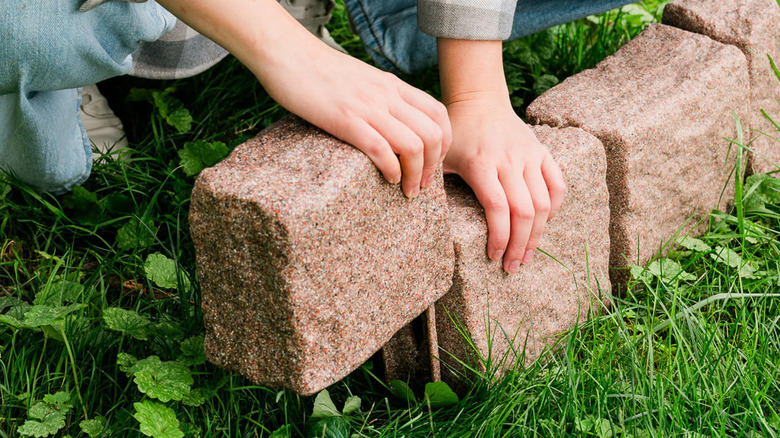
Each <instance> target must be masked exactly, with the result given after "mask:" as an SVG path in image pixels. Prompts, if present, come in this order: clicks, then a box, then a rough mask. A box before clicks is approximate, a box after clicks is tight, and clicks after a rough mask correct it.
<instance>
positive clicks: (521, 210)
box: [510, 207, 536, 222]
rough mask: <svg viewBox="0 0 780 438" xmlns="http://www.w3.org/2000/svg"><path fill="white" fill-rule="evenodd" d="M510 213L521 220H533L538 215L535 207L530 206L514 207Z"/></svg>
mask: <svg viewBox="0 0 780 438" xmlns="http://www.w3.org/2000/svg"><path fill="white" fill-rule="evenodd" d="M510 215H511V216H512V218H513V219H516V220H519V221H521V222H528V221H532V220H534V218H535V217H536V214H535V213H534V209H533V208H528V207H513V208H512V209H511V210H510Z"/></svg>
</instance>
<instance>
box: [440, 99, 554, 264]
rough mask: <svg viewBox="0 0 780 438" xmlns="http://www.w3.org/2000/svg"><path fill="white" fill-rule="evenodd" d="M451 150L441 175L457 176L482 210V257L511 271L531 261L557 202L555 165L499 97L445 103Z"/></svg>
mask: <svg viewBox="0 0 780 438" xmlns="http://www.w3.org/2000/svg"><path fill="white" fill-rule="evenodd" d="M447 109H448V111H449V115H450V120H451V122H452V129H453V142H452V147H451V149H450V151H449V153H448V154H447V156H446V157H445V159H444V172H445V173H455V174H458V175H460V177H461V178H463V179H464V180H465V181H466V183H468V184H469V186H471V188H472V189H473V190H474V193H475V194H476V196H477V198H478V199H479V202H480V203H481V204H482V206H483V207H484V208H485V216H486V218H487V223H488V247H487V251H488V256H489V257H490V258H491V259H492V260H496V261H498V260H501V257H502V256H503V259H504V270H506V271H507V272H510V273H515V272H517V271H518V269H519V268H520V265H521V264H526V263H529V262H530V261H531V259H532V258H533V255H534V251H535V250H536V247H537V245H538V243H539V238H540V237H541V235H542V233H543V232H544V228H545V225H546V224H547V221H549V220H550V219H552V218H553V216H555V214H556V213H557V212H558V210H559V209H560V207H561V204H562V203H563V197H564V194H565V192H566V186H565V184H564V182H563V175H562V174H561V171H560V169H559V168H558V165H557V164H556V163H555V161H554V160H553V158H552V156H551V155H550V152H549V151H548V150H547V148H546V147H545V146H544V145H542V144H541V143H539V141H538V140H537V139H536V136H535V135H534V133H533V132H532V131H531V129H530V128H529V127H528V126H526V124H525V123H523V121H522V120H520V118H519V117H518V116H517V115H516V114H515V112H514V110H513V109H512V106H511V104H510V102H509V97H508V95H507V94H505V93H472V94H468V95H466V96H461V97H460V98H456V99H453V100H451V101H450V102H448V104H447Z"/></svg>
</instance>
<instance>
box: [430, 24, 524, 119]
mask: <svg viewBox="0 0 780 438" xmlns="http://www.w3.org/2000/svg"><path fill="white" fill-rule="evenodd" d="M437 41H438V48H439V72H440V76H441V90H442V100H443V101H444V104H445V105H448V106H449V105H451V104H453V103H456V102H461V101H466V100H473V99H475V98H480V99H481V98H484V97H491V98H495V99H506V100H507V101H508V99H509V91H508V89H507V86H506V79H505V77H504V65H503V53H502V47H501V41H489V40H456V39H448V38H439V39H438V40H437Z"/></svg>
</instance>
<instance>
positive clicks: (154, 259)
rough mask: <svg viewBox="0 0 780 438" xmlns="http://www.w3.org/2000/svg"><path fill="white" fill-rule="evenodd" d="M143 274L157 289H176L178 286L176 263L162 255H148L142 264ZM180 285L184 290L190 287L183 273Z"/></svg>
mask: <svg viewBox="0 0 780 438" xmlns="http://www.w3.org/2000/svg"><path fill="white" fill-rule="evenodd" d="M144 272H146V277H147V278H148V279H149V280H151V281H152V282H153V283H154V284H156V285H157V287H160V288H163V289H177V288H178V286H179V282H178V280H177V278H176V272H177V269H176V262H175V261H173V260H171V259H169V258H168V257H166V256H164V255H162V254H159V253H155V254H149V257H147V258H146V262H145V263H144ZM182 283H183V286H184V287H185V288H189V287H190V281H189V279H187V276H186V275H185V274H184V273H183V272H182Z"/></svg>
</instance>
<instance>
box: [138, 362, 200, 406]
mask: <svg viewBox="0 0 780 438" xmlns="http://www.w3.org/2000/svg"><path fill="white" fill-rule="evenodd" d="M130 372H132V373H133V379H134V381H135V383H136V385H138V390H139V391H141V392H143V393H144V394H146V395H148V396H149V397H152V398H156V399H158V400H160V401H161V402H164V403H167V402H169V401H171V400H181V399H182V398H184V396H185V395H187V394H189V392H190V388H191V387H192V384H193V383H194V380H193V378H192V372H191V371H190V369H189V367H187V366H186V365H183V364H181V363H179V362H176V361H168V362H162V361H161V360H160V358H159V357H157V356H149V357H147V358H146V359H142V360H139V361H138V362H136V363H135V365H133V366H132V367H131V368H130Z"/></svg>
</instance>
